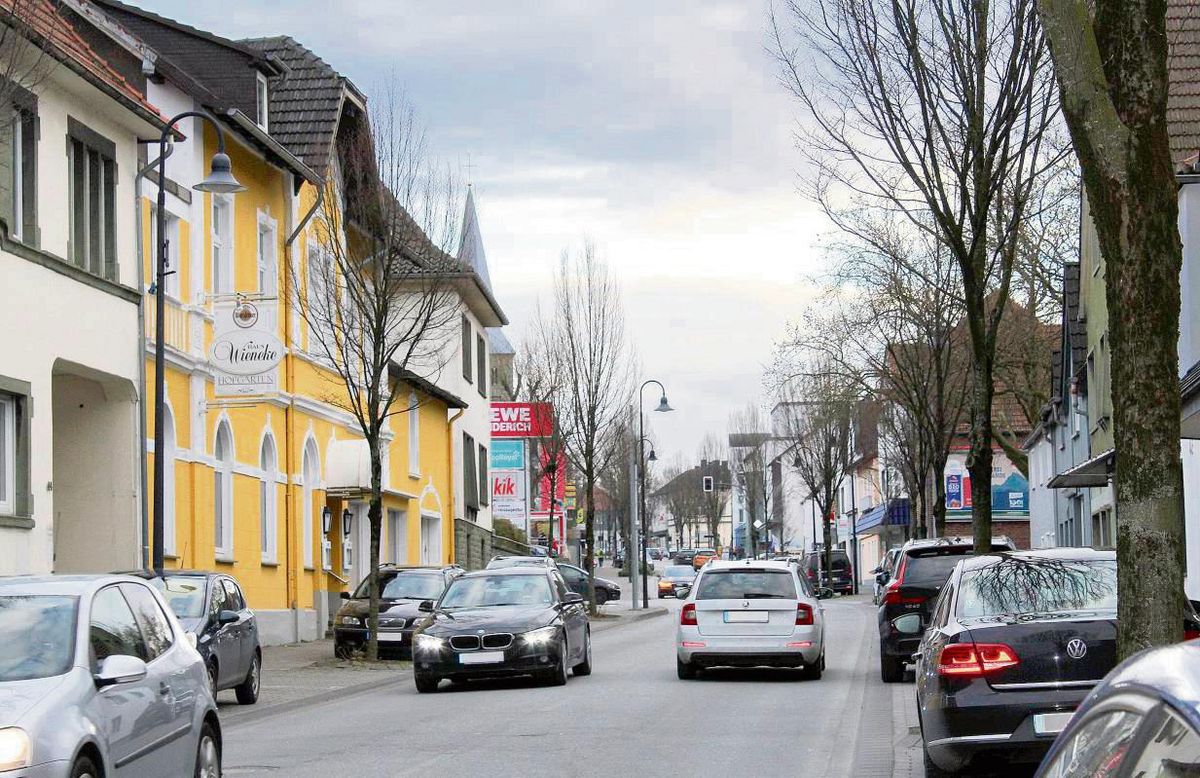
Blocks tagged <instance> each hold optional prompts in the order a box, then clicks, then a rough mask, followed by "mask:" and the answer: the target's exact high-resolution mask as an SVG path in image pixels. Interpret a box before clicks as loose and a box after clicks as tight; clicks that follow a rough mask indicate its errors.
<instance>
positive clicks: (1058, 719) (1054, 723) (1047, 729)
mask: <svg viewBox="0 0 1200 778" xmlns="http://www.w3.org/2000/svg"><path fill="white" fill-rule="evenodd" d="M1073 715H1075V714H1074V713H1073V712H1070V713H1037V714H1035V715H1034V717H1033V731H1034V734H1037V735H1057V734H1058V733H1059V732H1062V731H1063V730H1064V729H1066V728H1067V722H1068V721H1070V720H1071V716H1073Z"/></svg>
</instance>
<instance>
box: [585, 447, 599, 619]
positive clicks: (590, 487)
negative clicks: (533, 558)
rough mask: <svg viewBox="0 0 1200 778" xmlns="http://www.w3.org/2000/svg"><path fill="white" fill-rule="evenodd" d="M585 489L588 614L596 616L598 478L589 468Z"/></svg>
mask: <svg viewBox="0 0 1200 778" xmlns="http://www.w3.org/2000/svg"><path fill="white" fill-rule="evenodd" d="M584 488H585V490H586V494H585V497H586V500H587V513H586V514H584V517H583V527H584V529H583V532H584V543H585V544H586V546H587V554H586V555H585V556H584V562H583V569H584V570H587V575H588V591H587V598H588V613H590V614H592V615H593V616H595V615H596V561H595V560H596V550H595V548H594V546H595V542H596V509H595V500H596V477H595V475H594V474H593V468H592V467H590V466H589V467H588V472H587V475H586V476H585V484H584Z"/></svg>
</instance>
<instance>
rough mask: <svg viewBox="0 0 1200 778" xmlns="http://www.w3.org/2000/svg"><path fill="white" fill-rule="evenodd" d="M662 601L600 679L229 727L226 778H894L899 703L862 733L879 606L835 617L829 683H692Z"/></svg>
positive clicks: (393, 694) (733, 673)
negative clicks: (867, 746)
mask: <svg viewBox="0 0 1200 778" xmlns="http://www.w3.org/2000/svg"><path fill="white" fill-rule="evenodd" d="M663 602H665V603H666V605H667V607H668V608H669V609H670V613H668V614H667V615H666V616H660V617H657V618H650V619H646V620H644V621H640V622H637V623H633V624H628V625H622V626H620V627H619V628H616V629H611V630H605V631H602V632H599V633H597V634H596V635H595V636H594V661H595V672H594V673H593V675H591V676H590V677H587V678H571V680H570V681H569V683H568V684H567V685H566V686H565V687H543V686H540V685H537V684H534V683H532V682H527V681H524V680H517V681H506V682H478V683H472V684H467V685H462V686H450V685H449V684H446V683H443V684H442V687H441V691H440V692H439V693H437V694H432V695H418V694H417V692H416V689H415V688H414V687H413V685H412V683H411V681H407V682H404V683H400V684H394V685H390V686H387V687H384V688H381V689H378V690H374V691H370V692H366V693H362V694H357V695H354V696H352V697H346V698H343V699H339V700H333V701H329V702H325V703H321V704H318V705H314V706H309V707H305V708H302V709H299V710H293V711H288V712H282V713H280V714H278V715H273V716H268V717H264V718H261V719H257V720H254V721H250V722H245V723H238V722H230V724H229V725H228V726H227V727H226V731H225V759H224V762H225V767H226V774H227V775H229V776H242V775H286V776H296V777H297V778H302V777H303V776H316V777H318V778H330V777H331V776H354V778H366V777H367V776H394V775H431V774H433V775H482V774H489V775H513V776H517V775H519V776H540V775H555V776H558V775H581V776H582V775H588V776H590V775H596V776H605V777H606V778H613V776H620V775H633V774H643V775H671V774H676V773H681V772H682V773H686V774H688V775H700V776H704V775H714V776H718V775H719V776H731V775H753V776H796V775H804V776H850V775H856V776H858V775H867V774H881V775H882V774H885V773H886V774H887V775H891V758H890V748H891V742H892V738H893V733H892V731H891V724H892V720H893V716H892V715H890V714H891V710H890V702H889V703H888V708H889V709H888V711H887V714H888V715H886V716H881V717H880V718H878V719H876V721H878V722H879V723H880V725H881V727H880V728H882V729H885V730H887V731H885V732H878V733H874V732H872V731H871V729H872V728H871V727H869V726H863V724H864V721H865V719H864V711H865V710H866V709H868V708H871V707H876V706H878V705H879V700H881V699H884V700H890V699H891V696H890V695H891V692H890V691H888V692H886V694H885V693H881V691H880V687H882V684H881V682H880V681H879V676H878V669H877V667H876V666H875V661H876V660H875V654H874V653H873V651H872V648H873V641H874V640H875V637H874V635H875V630H874V623H873V622H874V610H873V609H872V608H870V607H869V606H868V605H866V604H864V603H863V602H862V601H861V600H858V601H855V600H832V601H829V602H827V603H826V604H825V615H826V623H827V629H828V637H827V640H828V643H827V646H828V650H827V670H826V672H825V675H824V677H823V678H822V679H821V680H820V681H803V680H800V679H799V678H798V676H797V674H796V673H795V672H794V671H774V670H725V671H715V672H710V673H706V674H704V675H703V676H702V677H701V678H700V679H698V680H695V681H680V680H678V679H677V678H676V676H675V662H674V649H673V644H672V642H673V636H674V623H675V618H677V616H676V613H677V610H678V604H677V603H675V602H674V601H673V600H666V601H663ZM656 604H658V603H656ZM888 688H890V687H888ZM881 712H882V711H881ZM874 737H878V738H881V740H880V741H879V743H877V744H876V745H878V746H882V747H883V748H882V750H881V749H879V748H876V749H874V750H875V751H876V752H878V754H879V759H878V761H879V764H877V765H870V764H868V763H867V761H864V757H863V755H862V753H860V749H859V741H860V738H874ZM856 759H857V760H858V761H857V763H856ZM868 761H869V760H868ZM884 762H886V765H885V764H883V763H884ZM868 768H877V769H878V772H876V769H868Z"/></svg>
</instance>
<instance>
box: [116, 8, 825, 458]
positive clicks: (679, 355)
mask: <svg viewBox="0 0 1200 778" xmlns="http://www.w3.org/2000/svg"><path fill="white" fill-rule="evenodd" d="M142 1H143V2H144V3H145V4H146V7H148V8H150V9H151V10H154V11H156V12H159V13H162V14H164V15H167V16H169V17H171V18H175V19H178V20H180V21H183V22H186V23H190V24H194V25H196V26H198V27H200V28H202V29H208V30H211V31H213V32H216V33H218V34H222V35H225V36H228V37H246V36H260V35H276V34H287V35H291V36H292V37H293V38H295V39H297V40H299V41H300V42H301V43H303V44H305V45H307V46H308V47H309V48H311V49H313V50H314V51H316V52H317V53H318V54H319V55H320V56H321V57H322V58H324V59H325V60H326V61H327V62H328V63H330V64H331V65H332V66H333V67H334V68H336V69H337V70H338V71H340V72H341V73H343V74H345V75H347V76H349V77H350V78H351V79H352V80H354V82H355V83H356V84H357V85H358V86H359V87H360V88H362V89H363V90H364V91H366V92H367V93H368V95H370V94H371V93H372V92H373V91H378V90H379V89H380V87H381V86H382V84H384V83H385V82H386V81H387V80H388V79H389V78H392V77H394V78H395V79H396V80H397V81H398V82H399V84H400V85H401V87H402V89H403V90H404V92H405V93H406V94H407V96H408V98H409V99H410V100H411V102H412V103H413V104H414V105H415V106H416V108H417V110H418V112H419V113H420V116H421V118H422V120H423V121H424V123H425V124H426V125H427V126H428V128H429V130H430V135H431V141H432V143H433V146H434V149H435V151H436V153H437V154H439V155H440V156H442V157H444V158H446V159H448V160H452V161H455V162H456V163H461V164H465V162H466V159H467V155H468V154H470V159H471V168H470V169H469V170H464V173H463V174H464V176H466V175H467V174H468V173H469V174H470V178H471V180H472V181H473V184H474V188H475V194H476V202H477V206H478V209H479V217H480V224H481V228H482V231H483V238H484V243H485V246H486V249H487V254H488V260H489V265H490V270H491V277H492V281H493V284H494V286H495V287H496V294H497V297H498V298H499V301H500V304H501V306H502V307H503V308H504V309H505V312H506V313H507V314H508V317H509V319H510V320H511V321H512V326H510V327H509V334H510V338H511V339H512V340H513V342H514V343H516V344H517V345H518V347H519V344H520V340H521V338H522V336H523V334H524V331H525V327H526V324H527V322H528V320H529V316H530V313H531V311H532V309H533V305H534V302H535V300H536V299H537V298H538V296H543V297H544V296H546V295H547V294H548V290H549V287H550V282H551V273H552V270H553V267H554V264H555V262H556V259H557V257H558V255H559V254H560V253H561V251H562V250H563V248H564V247H566V246H568V245H572V244H575V245H578V244H579V242H580V241H581V240H582V239H583V238H585V237H587V238H590V239H592V240H594V241H595V242H596V243H597V245H598V246H599V248H600V250H601V252H602V254H603V255H604V256H605V258H606V259H607V260H608V261H609V262H610V264H611V266H612V267H613V268H614V270H615V272H616V273H617V275H618V277H619V279H620V281H621V283H622V285H623V287H624V293H625V305H626V309H627V312H628V321H629V325H630V329H631V333H632V337H633V341H634V344H635V347H636V349H637V352H638V354H639V356H640V358H641V363H642V365H643V366H644V370H645V373H646V376H645V377H653V378H657V379H659V380H661V381H662V382H663V383H664V384H666V386H667V391H668V394H669V397H670V401H671V404H672V405H673V406H674V407H675V408H677V409H678V410H677V412H675V413H672V414H665V415H662V416H659V415H658V414H655V417H656V418H654V419H653V421H654V422H655V436H656V438H657V439H658V441H659V448H660V451H659V456H660V457H662V458H669V457H671V456H672V455H673V454H674V453H676V452H682V453H683V454H684V455H685V456H688V457H693V456H694V455H695V452H696V449H697V447H698V445H699V442H700V439H701V437H702V436H703V435H704V433H705V432H708V431H713V432H717V433H720V434H721V435H722V436H723V435H724V434H725V432H726V427H727V419H728V415H729V413H730V412H731V411H732V410H734V409H736V408H739V407H742V406H744V405H745V404H746V402H748V401H751V400H754V399H756V398H759V397H760V395H761V392H762V371H763V367H764V366H765V365H766V364H768V363H769V362H770V359H771V351H772V342H773V341H774V340H776V339H778V338H779V337H781V336H782V334H783V332H784V327H785V324H786V322H787V320H788V319H789V318H793V317H795V316H796V315H797V313H798V311H799V309H800V307H801V306H802V305H803V303H804V300H805V299H806V297H807V296H808V295H809V294H810V292H809V291H808V290H809V287H808V285H807V284H805V283H804V281H803V279H804V278H805V277H807V276H809V275H811V273H813V272H814V270H815V269H816V263H817V262H818V261H819V254H818V252H817V251H816V249H815V244H816V241H817V239H818V237H819V233H820V232H821V231H822V230H823V229H824V226H823V225H824V223H823V221H822V220H821V218H820V217H819V216H818V214H817V213H816V212H815V210H814V209H813V207H812V206H811V205H810V204H809V203H808V202H806V201H805V200H804V199H803V198H802V197H801V196H800V195H799V194H798V193H797V191H796V175H797V171H798V170H799V168H800V166H801V159H800V155H799V154H798V153H797V151H796V150H795V148H794V141H793V137H792V134H793V130H794V127H795V113H794V111H795V107H794V105H793V104H792V103H791V101H790V100H789V99H788V98H787V96H786V95H785V94H784V93H783V91H782V89H781V88H780V87H779V86H778V84H777V82H776V79H775V70H774V67H773V64H772V62H771V59H770V56H769V54H768V53H767V51H766V34H765V22H766V5H765V0H738V1H732V0H731V1H727V2H722V1H721V0H678V1H676V2H662V1H656V2H653V3H647V2H645V0H621V1H619V2H603V3H596V2H590V1H588V2H584V1H583V0H561V1H560V2H552V1H551V0H527V1H518V2H506V3H499V2H495V0H456V2H453V3H430V2H424V1H423V0H378V1H376V2H369V1H368V0H353V1H352V2H350V1H346V0H342V1H341V2H328V1H321V0H287V2H281V1H278V0H275V1H271V0H257V1H256V2H253V3H246V2H244V0H230V1H224V0H208V2H204V3H196V2H185V1H184V0H142ZM135 2H136V0H135ZM649 394H650V391H649V390H648V395H647V397H648V399H647V406H648V407H652V406H651V405H650V402H651V399H656V398H650V397H649Z"/></svg>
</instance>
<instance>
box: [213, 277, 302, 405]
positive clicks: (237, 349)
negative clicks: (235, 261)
mask: <svg viewBox="0 0 1200 778" xmlns="http://www.w3.org/2000/svg"><path fill="white" fill-rule="evenodd" d="M278 314H279V306H278V303H277V302H275V301H273V300H263V301H255V302H249V301H246V300H240V301H230V302H219V303H214V304H213V333H214V334H213V342H212V346H211V347H210V348H209V350H208V361H209V364H210V365H211V366H212V371H213V383H214V388H215V394H216V396H217V397H246V396H254V395H263V394H273V393H275V392H278V391H279V371H278V370H277V368H278V367H279V363H280V362H282V361H283V352H284V347H283V342H282V341H280V339H279V336H278V335H276V334H275V333H276V330H277V325H278Z"/></svg>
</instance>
